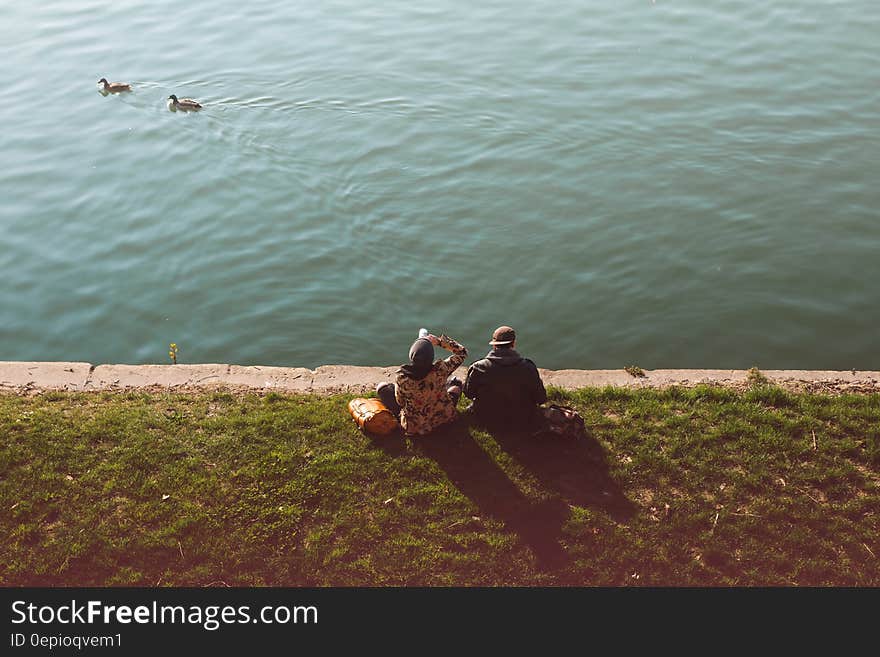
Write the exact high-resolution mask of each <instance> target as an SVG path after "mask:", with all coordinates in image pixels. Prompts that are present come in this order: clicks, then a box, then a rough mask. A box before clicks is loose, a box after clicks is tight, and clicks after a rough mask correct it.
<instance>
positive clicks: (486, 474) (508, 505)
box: [0, 384, 880, 586]
mask: <svg viewBox="0 0 880 657" xmlns="http://www.w3.org/2000/svg"><path fill="white" fill-rule="evenodd" d="M550 395H551V399H552V401H556V402H563V403H566V404H569V405H572V406H575V407H576V408H578V410H579V411H580V413H581V414H582V415H583V417H584V419H585V420H586V424H587V426H588V427H589V430H590V434H591V436H590V438H589V439H588V440H586V441H582V442H578V443H563V442H552V441H550V442H547V441H544V442H541V441H538V440H536V439H532V438H529V437H526V436H516V435H503V434H490V433H487V432H486V431H483V430H480V429H478V428H476V427H472V426H469V425H468V423H467V421H464V420H463V421H461V422H459V423H458V424H457V425H456V426H455V427H453V428H451V429H448V430H446V431H444V432H442V433H439V434H437V435H434V436H431V437H428V438H422V439H418V440H409V439H405V438H403V437H400V436H392V437H384V438H371V437H368V436H365V435H363V434H361V433H359V432H358V431H357V430H356V427H355V426H354V424H353V422H352V421H351V419H350V417H349V415H348V413H347V411H346V404H347V402H348V400H349V399H350V398H351V395H340V396H332V397H321V396H286V395H279V394H275V393H270V394H268V395H258V394H231V393H227V392H216V393H205V394H161V393H156V394H147V393H131V394H123V393H117V394H110V393H104V394H98V393H89V394H74V393H45V394H40V395H36V396H14V395H0V509H2V513H0V535H2V537H3V540H2V541H0V585H5V586H19V585H28V586H32V585H44V586H64V585H71V586H91V585H110V586H116V585H134V586H156V585H159V586H204V585H222V584H227V585H229V586H251V585H253V586H324V585H352V586H396V585H427V586H438V585H468V586H470V585H489V586H494V585H526V586H533V585H551V586H553V585H587V586H594V585H603V586H657V585H671V586H694V585H697V586H702V585H708V586H716V585H735V586H753V585H760V586H794V585H810V586H828V585H842V586H880V561H878V559H877V556H880V395H858V396H830V395H829V396H826V395H815V394H795V393H790V392H786V391H784V390H781V389H779V388H775V387H771V386H767V385H764V384H761V385H754V386H753V387H751V388H750V389H749V390H747V391H743V392H736V391H733V390H730V389H725V388H720V387H709V386H702V387H697V388H693V389H685V388H671V389H668V390H664V391H659V390H651V389H647V390H623V389H613V388H607V389H585V390H582V391H579V392H576V393H563V392H562V391H560V390H555V389H551V390H550Z"/></svg>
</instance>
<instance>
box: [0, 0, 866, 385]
mask: <svg viewBox="0 0 880 657" xmlns="http://www.w3.org/2000/svg"><path fill="white" fill-rule="evenodd" d="M417 5H418V3H411V2H400V1H398V0H393V1H383V2H381V3H364V2H358V1H355V0H328V1H325V2H280V1H277V0H257V1H255V2H250V3H241V2H238V1H236V2H231V1H229V0H215V1H214V2H211V3H208V2H203V3H202V2H199V3H182V2H169V1H167V0H149V1H135V0H131V1H129V0H114V1H113V2H110V1H109V0H87V1H81V0H70V1H55V2H53V1H43V0H41V1H40V2H30V1H29V0H11V2H10V1H9V0H6V2H3V3H2V5H0V52H2V57H3V63H2V66H0V126H2V127H0V274H2V279H0V280H2V282H0V360H84V361H90V362H92V363H168V362H170V361H169V358H168V354H167V352H168V344H169V343H170V342H176V343H177V344H178V346H179V361H180V362H189V363H194V362H222V363H240V364H257V365H259V364H262V365H289V366H306V367H315V366H318V365H322V364H334V363H350V364H360V365H389V364H396V363H400V362H403V361H404V360H406V353H407V351H408V348H409V344H410V342H411V341H412V340H413V338H414V337H415V335H416V333H417V331H418V329H419V327H422V326H424V327H427V328H429V329H430V330H433V331H435V332H438V333H439V332H441V331H445V332H447V333H448V334H450V335H452V336H453V337H455V338H457V339H459V340H460V341H462V342H463V343H464V344H466V345H467V346H468V347H469V348H470V350H471V354H472V356H479V355H481V354H482V353H483V352H484V351H485V350H487V349H488V346H487V345H486V342H487V341H488V339H489V335H490V333H491V331H492V329H494V328H495V327H496V326H498V325H500V324H510V325H512V326H514V327H515V328H517V329H518V331H519V335H520V346H521V350H522V351H523V352H524V353H525V354H526V355H528V356H530V357H532V358H533V359H534V360H535V361H536V362H537V364H538V365H539V366H541V367H547V368H554V369H558V368H618V367H623V366H625V365H630V364H636V365H639V366H641V367H644V368H656V367H721V368H747V367H751V366H753V365H757V366H758V367H761V368H767V369H771V368H831V369H849V368H859V369H880V350H878V348H877V346H878V345H877V342H878V339H877V338H878V325H880V304H878V296H880V289H878V282H880V4H878V3H877V2H876V0H848V1H845V2H844V1H834V0H803V1H801V2H797V3H759V2H753V1H751V0H750V1H748V2H746V1H744V0H733V1H729V2H723V3H706V2H698V1H697V0H682V1H679V2H672V1H666V0H656V2H652V1H651V0H638V1H632V2H631V1H628V0H613V1H612V0H600V1H597V2H576V1H573V0H560V1H559V2H555V3H535V2H525V1H523V0H508V1H507V2H498V1H496V0H487V1H486V2H481V3H473V2H464V1H462V0H436V1H435V2H432V3H427V4H426V5H425V6H417ZM101 77H106V78H108V79H109V80H111V81H124V82H129V83H131V84H132V86H133V89H134V90H133V92H132V93H130V94H126V95H118V96H116V95H110V96H106V97H105V96H102V95H101V94H99V93H98V90H97V87H96V81H97V80H98V79H99V78H101ZM171 93H174V94H176V95H178V96H180V97H184V96H187V97H193V98H196V99H198V100H199V101H201V102H202V103H203V104H204V110H203V111H202V112H200V113H197V114H182V113H179V112H178V113H172V112H170V111H168V109H167V108H166V106H165V99H166V98H167V96H168V95H169V94H171Z"/></svg>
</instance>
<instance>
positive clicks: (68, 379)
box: [0, 361, 92, 390]
mask: <svg viewBox="0 0 880 657" xmlns="http://www.w3.org/2000/svg"><path fill="white" fill-rule="evenodd" d="M91 370H92V366H91V365H90V364H89V363H18V362H3V361H0V389H2V388H13V389H29V388H39V389H43V390H82V389H83V386H84V385H85V382H86V381H87V380H88V378H89V373H90V372H91Z"/></svg>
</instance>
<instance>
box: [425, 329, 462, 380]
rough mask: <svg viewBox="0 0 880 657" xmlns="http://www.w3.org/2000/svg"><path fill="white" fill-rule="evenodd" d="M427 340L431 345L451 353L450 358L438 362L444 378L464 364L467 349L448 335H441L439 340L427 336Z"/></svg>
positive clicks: (432, 336)
mask: <svg viewBox="0 0 880 657" xmlns="http://www.w3.org/2000/svg"><path fill="white" fill-rule="evenodd" d="M428 339H429V340H431V342H432V344H434V345H436V346H438V347H443V348H444V349H447V350H449V351H451V352H452V355H451V356H449V357H447V358H445V359H443V360H442V361H440V369H441V370H442V372H443V374H444V375H445V376H448V375H450V374H452V372H454V371H455V370H456V368H458V367H459V366H460V365H461V364H462V363H463V362H464V359H465V357H466V356H467V348H465V347H464V345H461V344H459V343H458V342H456V341H455V340H453V339H452V338H450V337H449V336H448V335H441V336H440V337H439V338H438V337H437V336H436V335H429V336H428ZM435 340H436V342H435Z"/></svg>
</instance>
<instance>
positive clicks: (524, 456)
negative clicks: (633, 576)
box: [486, 427, 636, 522]
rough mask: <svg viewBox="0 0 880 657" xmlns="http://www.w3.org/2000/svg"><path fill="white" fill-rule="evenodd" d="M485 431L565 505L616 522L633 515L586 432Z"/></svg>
mask: <svg viewBox="0 0 880 657" xmlns="http://www.w3.org/2000/svg"><path fill="white" fill-rule="evenodd" d="M486 430H487V431H488V432H489V433H490V434H491V435H492V437H493V438H494V439H495V442H497V443H498V445H499V446H500V447H501V448H502V449H503V450H505V451H506V452H507V453H508V454H510V456H512V457H513V458H514V459H515V460H516V461H518V462H519V463H520V464H521V465H522V466H523V467H524V468H526V469H528V470H529V471H530V472H531V473H532V474H533V475H534V476H535V477H536V478H537V479H538V480H539V481H540V482H541V484H542V486H543V487H544V488H546V489H548V490H551V491H554V492H556V493H557V494H558V495H560V496H561V497H562V498H563V499H564V500H565V501H566V502H567V503H568V504H573V505H576V506H582V507H592V508H595V509H598V510H601V511H603V512H605V513H607V514H608V515H609V516H610V517H611V518H613V519H614V520H616V521H617V522H625V521H627V520H629V519H630V518H632V516H633V515H634V514H635V511H636V505H635V504H634V503H633V502H632V501H630V500H629V499H628V498H627V497H626V495H624V493H623V490H622V489H621V488H620V486H619V485H618V484H617V482H615V481H614V479H613V478H612V477H611V475H610V473H609V469H608V460H607V459H606V457H605V451H604V450H603V449H602V445H601V444H599V441H597V440H596V439H595V437H593V436H592V435H591V434H589V432H588V433H587V435H586V437H584V438H579V439H566V438H559V437H554V436H552V435H548V434H541V435H538V436H536V435H534V434H531V433H527V432H522V431H516V430H510V429H506V430H505V429H492V428H491V427H490V428H486Z"/></svg>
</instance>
